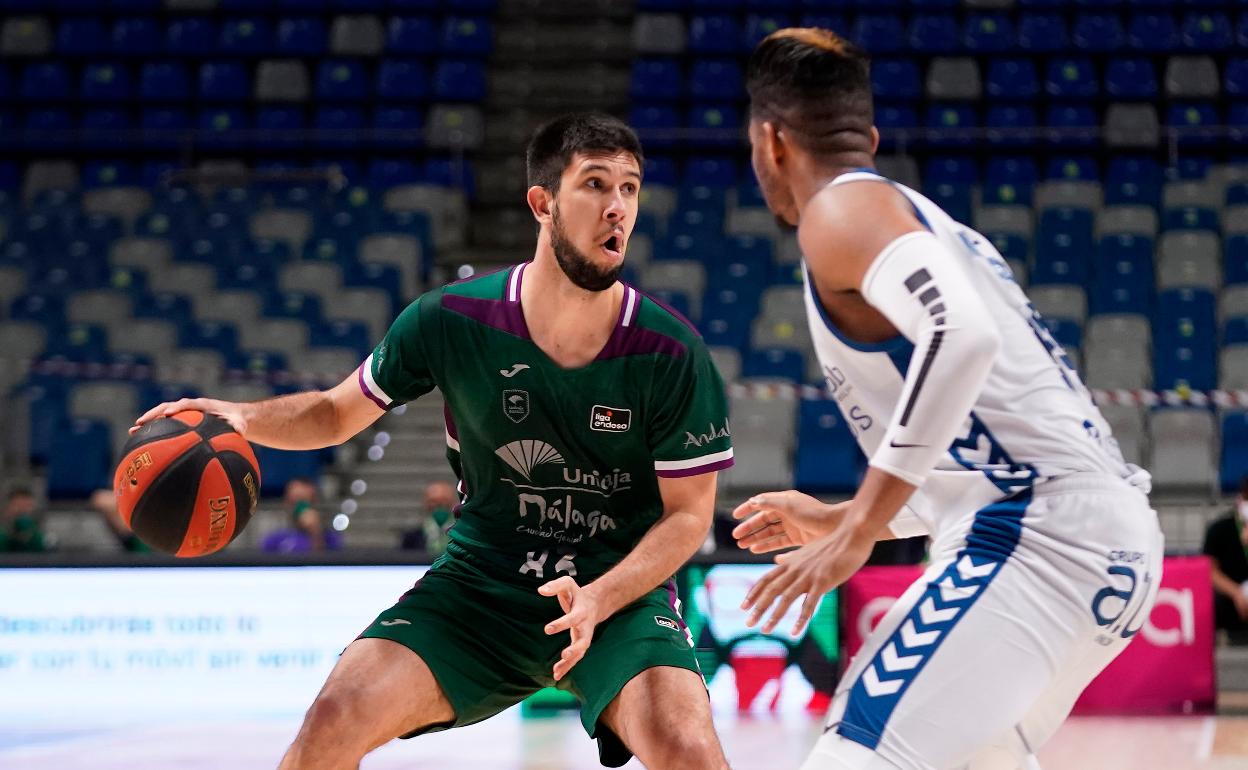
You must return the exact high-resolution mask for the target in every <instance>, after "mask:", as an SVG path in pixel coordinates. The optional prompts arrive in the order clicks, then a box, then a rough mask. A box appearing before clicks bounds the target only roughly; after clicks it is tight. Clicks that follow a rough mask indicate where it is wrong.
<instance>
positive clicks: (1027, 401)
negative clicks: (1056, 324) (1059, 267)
mask: <svg viewBox="0 0 1248 770" xmlns="http://www.w3.org/2000/svg"><path fill="white" fill-rule="evenodd" d="M853 182H875V183H887V184H893V185H894V186H895V187H896V189H897V190H899V191H900V192H901V193H902V194H903V195H905V196H906V197H907V198H908V199H909V200H910V202H911V203H912V204H913V205H914V209H915V212H916V214H917V216H918V218H919V220H920V221H921V222H923V224H925V225H926V226H927V227H928V229H930V230H931V231H932V233H933V234H934V235H935V236H936V237H937V239H939V240H940V242H941V243H942V244H944V246H945V248H946V249H947V251H945V252H942V253H940V254H937V255H933V256H934V257H935V258H941V259H946V258H950V257H952V258H953V259H956V260H959V262H960V263H961V268H962V270H963V272H965V273H966V274H967V275H968V276H969V278H970V280H971V282H972V284H973V287H974V289H975V290H976V292H977V293H978V294H979V296H980V297H982V298H983V301H984V304H985V305H986V306H987V309H988V312H989V313H990V314H991V316H992V318H993V319H994V320H995V322H996V324H997V327H998V329H999V331H1000V334H1001V339H1002V345H1001V349H1000V352H999V354H998V355H997V359H996V361H995V362H994V364H993V366H992V370H991V372H990V374H989V376H988V380H987V382H986V383H985V385H984V388H983V390H982V392H981V393H980V394H979V398H978V399H977V400H976V401H975V405H974V407H973V409H972V411H971V414H970V416H969V417H968V418H967V420H966V422H965V423H964V424H963V427H962V430H961V431H960V432H959V434H958V438H956V439H955V440H954V441H953V443H952V444H951V445H950V447H949V450H948V451H947V452H946V453H945V454H944V455H943V456H942V457H941V459H940V460H939V461H938V463H937V465H936V467H935V469H934V470H933V471H932V473H931V474H930V475H929V477H928V479H927V481H926V482H925V483H924V484H923V486H922V487H921V488H920V490H919V491H918V493H916V495H915V496H914V498H912V500H911V501H910V503H909V505H910V508H911V509H912V510H913V512H914V514H916V515H917V516H918V518H919V519H920V520H921V521H922V522H923V523H924V524H926V525H927V528H928V531H929V532H932V533H933V534H935V533H937V532H938V531H939V530H941V529H944V528H945V527H946V526H948V525H950V524H951V523H953V522H954V521H956V520H958V519H961V518H962V517H964V516H967V515H971V514H973V513H974V512H975V511H977V510H979V509H980V508H983V507H984V506H986V505H989V504H991V503H992V502H995V501H997V500H1000V499H1002V498H1003V497H1006V496H1008V495H1011V494H1013V493H1015V492H1018V491H1020V490H1022V489H1024V488H1026V487H1029V486H1032V485H1034V484H1036V483H1038V482H1040V481H1043V480H1045V479H1049V478H1055V477H1060V476H1065V475H1067V474H1070V473H1076V472H1080V471H1086V472H1096V473H1105V474H1110V475H1113V476H1117V477H1119V478H1123V479H1129V480H1130V481H1131V483H1132V484H1134V485H1136V486H1140V487H1144V488H1145V491H1147V484H1148V476H1147V474H1146V473H1144V472H1143V471H1141V470H1140V469H1139V468H1137V467H1135V466H1131V465H1128V464H1127V463H1125V462H1124V461H1123V458H1122V453H1121V452H1120V451H1119V449H1118V443H1117V441H1115V440H1114V438H1113V436H1112V435H1111V431H1110V428H1109V425H1108V424H1107V423H1106V421H1105V419H1104V417H1102V416H1101V413H1100V411H1099V410H1098V409H1097V408H1096V406H1095V404H1094V403H1093V401H1092V396H1091V393H1090V392H1089V391H1088V389H1087V388H1086V387H1085V386H1084V385H1083V383H1082V381H1080V379H1079V376H1078V374H1076V372H1075V370H1074V367H1073V366H1072V365H1071V362H1070V360H1069V359H1068V358H1067V356H1066V354H1065V352H1063V351H1062V349H1061V347H1060V346H1059V345H1058V344H1057V342H1056V341H1055V340H1054V339H1053V336H1052V335H1051V334H1050V333H1049V330H1048V329H1047V328H1046V327H1045V325H1044V323H1043V321H1042V320H1041V318H1040V315H1039V314H1038V313H1037V312H1036V310H1035V308H1033V307H1032V305H1031V302H1030V301H1029V300H1028V299H1027V296H1026V295H1025V294H1024V293H1023V291H1022V289H1021V288H1020V287H1019V285H1018V284H1017V283H1016V282H1015V281H1014V276H1013V273H1012V272H1011V271H1010V267H1009V265H1008V264H1007V263H1006V261H1005V259H1003V258H1002V257H1001V254H1000V253H999V252H998V251H997V250H996V248H994V247H993V245H992V243H991V242H990V241H989V240H988V239H987V238H985V237H984V236H982V235H981V234H979V233H977V232H976V231H974V230H972V229H970V228H969V227H965V226H964V225H962V224H959V223H958V222H956V221H955V220H953V219H952V218H951V217H950V216H949V215H948V214H946V213H945V212H944V211H942V210H941V209H940V208H939V207H938V206H937V205H936V204H934V203H932V202H931V201H930V200H928V199H927V198H925V197H924V196H922V195H920V194H919V193H917V192H915V191H914V190H911V189H909V188H908V187H905V186H904V185H901V184H898V183H896V182H892V181H891V180H888V179H885V178H884V177H881V176H879V175H878V174H876V173H875V172H872V171H866V170H863V171H852V172H849V173H846V174H842V175H841V176H839V177H837V178H836V179H835V180H833V181H832V182H831V184H835V185H839V184H849V183H853ZM805 296H806V311H807V312H806V316H807V320H808V321H809V324H810V333H811V339H812V340H813V342H814V347H815V352H816V353H817V355H818V356H819V362H820V364H821V366H822V368H823V373H824V376H825V377H826V378H827V381H828V386H829V388H830V389H831V391H832V394H833V397H834V398H835V399H836V401H837V403H838V405H839V406H840V410H841V412H842V414H844V416H845V420H846V422H847V423H848V424H849V426H850V429H851V431H852V432H853V433H854V435H855V437H856V438H857V440H858V443H859V445H860V446H861V447H862V450H863V452H865V453H866V455H867V456H868V457H871V456H872V455H874V453H875V451H876V449H877V448H878V447H879V445H880V442H881V440H882V439H883V437H884V433H885V431H886V430H887V428H888V425H889V422H890V421H891V419H892V416H893V413H894V411H895V410H896V409H897V405H898V403H899V402H900V401H901V397H902V388H903V385H904V382H905V376H906V371H907V368H908V367H909V365H910V354H911V352H912V351H913V345H912V344H911V343H910V341H909V340H907V339H906V338H905V337H904V336H901V335H898V336H897V337H895V338H893V339H892V340H889V341H886V342H883V343H878V344H864V343H858V342H854V341H852V340H850V339H849V338H848V337H846V336H845V335H844V334H843V333H842V332H841V331H840V330H839V329H837V328H836V327H835V326H834V324H833V323H832V321H831V319H830V318H829V317H828V315H827V313H826V312H825V311H824V309H823V305H822V303H821V302H819V299H818V297H817V296H816V294H815V290H814V286H813V284H812V283H811V282H810V277H809V274H807V279H806V292H805Z"/></svg>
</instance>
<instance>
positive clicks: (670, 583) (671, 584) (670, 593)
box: [663, 578, 689, 634]
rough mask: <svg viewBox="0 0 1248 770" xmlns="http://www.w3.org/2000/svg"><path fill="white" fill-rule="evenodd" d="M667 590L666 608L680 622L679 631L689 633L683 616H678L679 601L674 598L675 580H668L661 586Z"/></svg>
mask: <svg viewBox="0 0 1248 770" xmlns="http://www.w3.org/2000/svg"><path fill="white" fill-rule="evenodd" d="M663 585H664V587H666V588H667V606H669V607H671V608H672V614H673V615H675V616H676V620H678V621H679V622H680V630H682V631H684V632H685V633H686V634H687V633H689V626H687V625H685V616H684V615H681V614H680V607H679V606H677V605H679V604H680V599H678V598H677V596H676V579H675V578H668V579H667V582H666V583H664V584H663Z"/></svg>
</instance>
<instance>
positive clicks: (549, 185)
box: [139, 114, 732, 770]
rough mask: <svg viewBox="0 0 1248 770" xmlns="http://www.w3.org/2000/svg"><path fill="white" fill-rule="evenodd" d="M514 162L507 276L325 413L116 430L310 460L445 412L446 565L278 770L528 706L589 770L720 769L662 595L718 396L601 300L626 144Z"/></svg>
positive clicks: (719, 386)
mask: <svg viewBox="0 0 1248 770" xmlns="http://www.w3.org/2000/svg"><path fill="white" fill-rule="evenodd" d="M526 160H527V167H528V177H529V184H530V187H529V190H528V194H527V201H528V204H529V207H530V209H531V210H532V212H533V216H534V218H535V219H536V220H537V223H538V226H539V227H538V236H537V248H536V252H535V254H534V256H533V259H532V260H531V261H529V262H525V263H523V264H519V265H513V266H511V267H509V268H506V269H504V270H501V271H498V272H494V273H491V274H488V275H481V276H476V277H473V278H471V279H468V280H464V281H461V282H459V283H455V284H452V285H449V286H444V287H441V288H438V289H435V290H433V291H430V292H428V293H427V294H425V295H423V296H421V297H420V298H418V299H417V300H416V301H415V302H413V303H412V304H411V305H409V306H408V307H407V309H405V310H404V311H403V312H402V313H401V314H400V315H399V317H398V318H397V319H396V320H395V321H394V323H393V325H392V326H391V327H390V330H389V332H388V333H387V334H386V336H385V338H384V339H382V340H381V342H380V343H379V344H378V345H377V347H376V348H375V349H374V350H373V352H372V354H371V355H370V356H369V357H368V359H367V360H366V361H365V362H364V363H363V365H362V366H361V367H360V368H359V369H358V370H357V371H356V373H355V374H354V375H352V376H351V377H349V378H348V379H347V380H345V381H344V382H342V383H341V384H339V385H338V386H336V387H335V388H333V389H331V390H329V391H325V392H315V393H303V394H298V395H293V396H285V397H282V398H277V399H272V400H268V401H262V402H258V403H251V404H233V403H226V402H221V401H213V400H207V399H193V400H183V401H180V402H176V403H173V404H162V405H160V406H158V407H155V408H154V409H152V410H150V411H149V412H148V413H147V414H145V415H143V416H142V417H141V418H140V419H139V423H140V424H142V423H143V422H145V421H147V420H150V419H153V418H155V417H158V416H163V415H167V414H172V413H174V412H177V411H181V410H184V409H198V410H203V411H208V412H211V413H213V414H217V415H219V416H221V417H223V418H224V419H226V420H228V421H229V422H230V423H231V424H232V425H233V426H234V427H235V428H237V429H238V430H239V432H240V433H242V434H243V435H244V436H246V437H247V438H248V439H249V440H251V441H255V442H257V443H260V444H265V445H268V446H273V447H277V448H282V449H312V448H317V447H323V446H327V445H330V444H337V443H341V442H342V441H345V440H346V439H348V438H350V437H351V436H354V435H355V434H356V433H358V432H359V431H361V430H363V429H364V428H365V427H367V426H368V425H370V424H372V422H373V421H374V420H376V419H377V418H378V417H380V416H381V415H382V414H383V413H384V411H385V410H388V409H391V408H393V407H395V406H398V405H400V404H403V403H406V402H408V401H411V400H413V399H415V398H418V397H419V396H421V395H422V394H424V393H428V392H429V391H430V390H432V389H433V388H434V387H437V388H439V389H440V390H441V391H442V395H443V397H444V398H445V401H446V411H445V416H446V425H445V427H446V433H445V439H446V446H447V458H448V460H449V462H450V464H451V467H452V469H453V470H454V472H455V475H456V476H457V478H458V492H459V502H458V505H457V506H456V508H455V510H454V512H453V515H454V517H455V523H454V525H453V526H452V527H451V528H450V530H449V532H448V533H447V540H448V542H447V547H446V552H445V554H443V555H442V556H441V557H439V558H438V560H437V561H436V562H435V563H434V565H433V567H432V568H431V569H430V570H429V572H428V573H427V574H426V575H425V576H424V577H423V578H422V579H421V580H420V581H419V582H417V583H416V585H415V587H413V588H412V589H411V590H410V591H409V592H408V593H407V594H405V595H404V596H403V597H402V598H401V599H400V600H399V602H398V603H397V604H395V605H394V606H393V607H391V608H390V609H388V610H385V611H384V612H382V613H381V614H380V615H379V616H378V618H377V620H376V621H375V622H374V623H373V624H372V625H370V626H369V627H368V628H367V629H365V631H364V632H363V634H361V636H360V638H359V639H357V640H356V641H355V642H353V643H352V644H351V645H350V646H349V647H348V648H347V649H346V651H345V652H344V653H343V655H342V657H341V659H340V660H339V661H338V664H337V666H336V667H335V669H334V671H333V672H332V673H331V674H330V676H329V680H328V681H327V682H326V684H325V686H324V688H323V689H322V691H321V693H320V694H319V695H318V696H317V698H316V700H315V702H314V703H313V704H312V707H311V708H310V709H309V711H308V713H307V715H306V717H305V719H304V723H303V726H302V728H301V729H300V731H299V734H298V736H297V737H296V738H295V741H294V743H293V745H292V746H291V747H290V750H289V751H288V752H287V754H286V756H285V757H284V758H283V760H282V764H281V767H282V768H283V769H290V768H321V767H326V768H328V767H335V768H338V767H355V766H356V764H357V763H358V762H359V761H360V759H361V758H362V757H363V756H364V755H365V754H366V753H367V752H369V751H370V750H372V749H373V748H375V747H377V746H380V745H381V744H383V743H386V742H387V741H389V740H390V739H392V738H394V737H396V736H401V737H410V736H412V735H416V734H420V733H423V732H429V731H433V730H441V729H447V728H450V727H457V726H461V725H467V724H471V723H473V722H478V721H481V720H483V719H487V718H489V717H490V716H493V715H494V714H497V713H498V712H500V711H502V710H503V709H505V708H507V707H509V706H511V705H513V704H515V703H518V702H519V701H521V700H523V699H524V698H526V697H528V696H529V695H530V694H532V693H534V692H536V691H537V690H539V689H541V688H543V687H551V686H554V687H559V688H561V689H564V690H566V691H568V692H570V693H572V694H573V695H575V696H576V697H577V698H578V699H579V700H580V702H581V705H582V709H581V718H582V722H583V724H584V726H585V729H586V730H587V731H588V732H589V734H590V735H591V736H593V737H595V738H597V739H598V741H599V751H600V757H601V759H602V762H603V764H605V765H607V766H609V767H618V766H620V765H622V764H624V763H625V762H627V761H628V759H629V758H630V756H632V755H636V756H637V757H638V759H640V760H641V762H642V763H643V764H644V765H646V766H647V767H649V768H682V770H698V769H701V768H724V767H727V762H726V760H725V758H724V754H723V750H722V749H721V748H720V745H719V742H718V740H717V738H716V736H715V732H714V727H713V725H712V723H711V713H710V702H709V698H708V696H707V692H706V687H705V684H704V682H703V679H702V676H701V674H700V672H699V669H698V665H697V662H696V659H695V657H694V651H693V647H692V640H691V638H690V637H689V633H688V629H687V627H686V626H685V623H684V620H683V619H682V618H681V616H680V613H679V603H678V601H677V600H676V596H677V593H676V587H675V584H674V582H673V580H672V575H673V574H674V573H675V572H676V570H677V569H678V568H679V567H680V566H681V565H682V564H683V563H684V562H685V561H686V560H687V559H688V558H689V557H690V556H691V555H692V554H693V553H694V552H695V551H696V550H697V548H698V546H699V545H701V543H702V542H703V541H704V540H705V538H706V534H707V531H708V530H709V528H710V523H711V518H712V514H713V510H714V502H715V484H716V476H717V473H718V471H720V470H722V469H724V468H727V467H728V466H730V465H731V464H732V440H731V436H730V430H729V426H728V419H727V404H726V398H725V395H724V388H723V382H722V381H721V379H720V376H719V374H718V372H717V371H716V369H715V366H714V365H713V363H712V362H711V358H710V355H709V353H708V351H707V349H706V346H705V344H704V343H703V342H702V340H701V338H700V337H699V336H698V334H697V332H696V331H695V330H694V329H693V328H692V326H691V325H690V324H689V322H688V321H686V320H685V319H683V318H682V317H681V316H680V315H679V314H677V313H676V312H675V311H672V310H670V309H668V308H666V307H665V306H663V305H661V304H660V303H658V302H656V301H654V300H652V299H650V298H649V297H647V296H645V295H644V294H642V293H641V292H639V291H637V290H636V289H634V288H633V287H631V286H629V285H627V284H625V283H622V282H621V281H619V280H618V276H619V273H620V270H621V268H622V266H623V260H624V255H625V252H626V250H627V245H628V239H629V235H630V234H631V233H632V229H633V225H634V223H635V221H636V216H637V207H638V199H639V193H640V190H641V182H642V161H643V158H642V151H641V146H640V143H639V142H638V140H637V137H636V135H635V134H634V133H633V131H632V130H631V129H630V128H629V127H628V126H626V125H625V124H623V123H621V122H620V121H618V120H616V119H614V118H611V117H608V116H605V115H597V114H576V115H569V116H565V117H563V118H559V119H556V120H554V121H552V122H551V123H549V124H547V125H545V126H543V127H542V128H540V129H539V130H538V131H537V132H536V133H535V135H534V136H533V138H532V140H531V141H530V143H529V147H528V151H527V157H526Z"/></svg>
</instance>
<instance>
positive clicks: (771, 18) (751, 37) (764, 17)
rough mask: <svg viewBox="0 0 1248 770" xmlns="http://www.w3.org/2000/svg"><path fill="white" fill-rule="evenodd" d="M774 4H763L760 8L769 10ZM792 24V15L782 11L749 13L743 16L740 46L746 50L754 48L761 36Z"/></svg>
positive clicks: (763, 36) (774, 6)
mask: <svg viewBox="0 0 1248 770" xmlns="http://www.w3.org/2000/svg"><path fill="white" fill-rule="evenodd" d="M774 8H776V5H768V4H763V5H762V6H761V8H760V9H761V10H765V11H771V10H772V9H774ZM791 26H793V19H792V17H790V16H788V15H787V14H784V13H770V12H768V13H751V14H750V15H748V16H746V17H745V32H743V33H742V34H743V37H742V38H741V44H742V47H743V48H744V49H745V50H747V51H752V50H754V46H756V45H758V44H759V42H760V41H762V39H763V38H765V37H767V36H768V35H770V34H771V33H772V32H775V31H776V30H778V29H784V28H785V27H791Z"/></svg>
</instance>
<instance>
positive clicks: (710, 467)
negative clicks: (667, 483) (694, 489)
mask: <svg viewBox="0 0 1248 770" xmlns="http://www.w3.org/2000/svg"><path fill="white" fill-rule="evenodd" d="M732 463H733V459H732V458H731V457H729V458H728V459H726V460H719V461H717V462H713V463H707V464H706V465H695V466H694V467H692V468H681V469H680V470H675V471H655V472H654V475H656V476H662V477H663V478H665V479H683V478H685V477H686V476H700V475H702V474H703V473H710V472H711V471H722V470H724V469H725V468H731V467H732Z"/></svg>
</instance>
